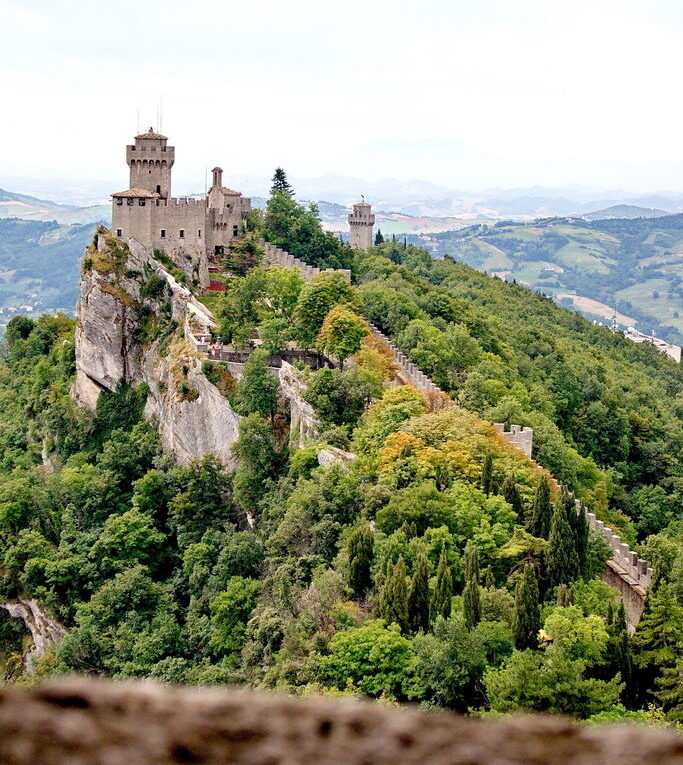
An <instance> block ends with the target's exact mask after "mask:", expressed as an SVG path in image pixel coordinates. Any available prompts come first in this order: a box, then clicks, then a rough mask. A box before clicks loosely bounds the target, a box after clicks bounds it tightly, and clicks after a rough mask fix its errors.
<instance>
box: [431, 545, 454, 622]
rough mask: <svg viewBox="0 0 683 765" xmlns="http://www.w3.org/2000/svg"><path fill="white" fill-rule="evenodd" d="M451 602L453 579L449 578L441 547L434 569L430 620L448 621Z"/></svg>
mask: <svg viewBox="0 0 683 765" xmlns="http://www.w3.org/2000/svg"><path fill="white" fill-rule="evenodd" d="M452 601H453V577H452V576H451V570H450V568H449V567H448V561H447V558H446V548H445V547H442V548H441V556H440V557H439V565H438V566H437V569H436V585H435V587H434V593H433V595H432V604H431V608H430V614H431V616H432V618H433V619H434V618H436V617H437V616H443V618H444V619H448V617H449V616H450V615H451V608H452Z"/></svg>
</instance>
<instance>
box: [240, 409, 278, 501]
mask: <svg viewBox="0 0 683 765" xmlns="http://www.w3.org/2000/svg"><path fill="white" fill-rule="evenodd" d="M233 452H234V454H235V456H236V457H237V458H238V459H239V464H238V466H237V470H236V471H235V474H234V477H233V482H232V487H233V496H234V499H235V502H236V503H237V504H238V505H239V507H240V508H241V509H242V510H243V511H244V512H246V513H254V512H255V511H256V508H257V507H258V502H259V498H260V497H261V495H262V493H263V485H264V482H265V481H267V480H268V479H269V478H273V477H275V474H276V473H277V469H278V462H279V460H278V456H277V454H276V452H275V447H274V445H273V437H272V434H271V431H270V428H269V427H268V426H267V425H266V423H265V422H264V421H263V420H262V419H261V417H259V415H258V414H257V413H255V412H254V413H253V414H249V415H247V416H246V417H243V418H242V420H241V422H240V428H239V438H238V439H237V442H236V443H235V445H234V447H233Z"/></svg>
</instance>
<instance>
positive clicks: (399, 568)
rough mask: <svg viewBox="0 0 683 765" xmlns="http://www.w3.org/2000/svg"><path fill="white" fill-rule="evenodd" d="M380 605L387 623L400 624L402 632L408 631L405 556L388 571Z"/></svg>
mask: <svg viewBox="0 0 683 765" xmlns="http://www.w3.org/2000/svg"><path fill="white" fill-rule="evenodd" d="M379 606H380V615H381V617H382V618H383V619H384V621H385V622H386V623H387V624H398V626H399V627H400V629H401V632H408V630H409V628H410V622H409V619H408V586H407V584H406V564H405V562H404V561H403V556H401V557H400V558H399V559H398V561H397V562H396V563H395V564H394V565H393V566H391V568H390V570H389V571H388V572H387V575H386V580H385V582H384V586H383V587H382V593H381V595H380V603H379Z"/></svg>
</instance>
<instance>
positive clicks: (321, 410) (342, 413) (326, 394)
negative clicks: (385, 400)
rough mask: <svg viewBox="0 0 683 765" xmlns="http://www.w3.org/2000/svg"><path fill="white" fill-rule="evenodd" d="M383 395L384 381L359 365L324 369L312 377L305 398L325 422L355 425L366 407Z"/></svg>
mask: <svg viewBox="0 0 683 765" xmlns="http://www.w3.org/2000/svg"><path fill="white" fill-rule="evenodd" d="M381 394H382V385H381V382H379V380H378V379H377V377H376V376H375V375H373V374H372V373H368V372H366V371H365V370H363V369H359V368H358V367H352V368H351V369H347V370H345V371H340V370H338V369H328V368H324V369H320V370H318V371H317V372H316V373H315V374H314V375H312V376H311V380H310V382H309V383H308V387H307V390H306V393H305V394H304V398H305V399H306V401H308V403H309V404H311V405H312V406H313V407H314V408H315V410H316V412H317V414H318V415H319V416H320V418H321V419H322V420H323V421H324V422H326V423H331V424H333V425H355V424H356V422H357V421H358V418H359V417H360V416H361V415H362V414H363V412H364V411H365V408H366V406H368V405H369V404H370V402H371V401H372V399H373V398H378V397H379V396H381Z"/></svg>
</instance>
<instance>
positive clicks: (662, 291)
mask: <svg viewBox="0 0 683 765" xmlns="http://www.w3.org/2000/svg"><path fill="white" fill-rule="evenodd" d="M668 289H669V282H668V280H666V279H648V280H647V281H645V282H640V284H634V285H632V286H631V287H627V288H626V289H623V290H619V292H617V293H616V297H617V298H618V299H619V300H628V302H629V303H632V304H633V305H634V306H636V308H638V309H640V310H641V311H643V312H644V313H647V314H650V315H651V316H656V317H657V318H658V319H659V320H660V322H661V323H662V324H670V325H671V326H673V327H676V329H677V330H679V331H681V332H683V299H681V298H680V297H678V295H674V296H673V297H669V296H668V295H667V290H668ZM654 292H658V293H659V297H658V298H655V297H653V293H654ZM674 311H678V312H679V313H680V314H681V316H679V317H678V318H674V316H673V313H674Z"/></svg>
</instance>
